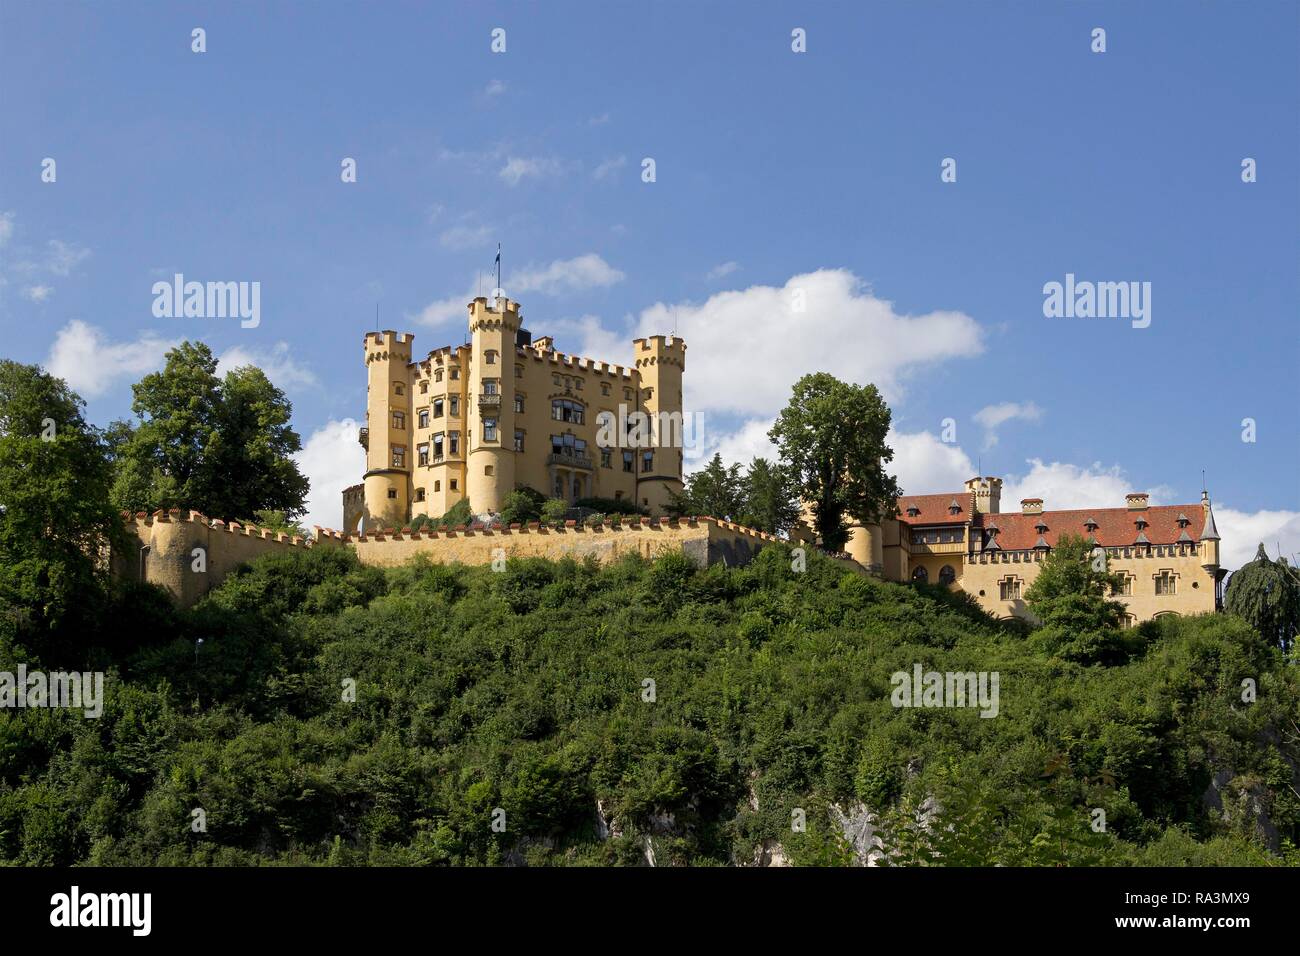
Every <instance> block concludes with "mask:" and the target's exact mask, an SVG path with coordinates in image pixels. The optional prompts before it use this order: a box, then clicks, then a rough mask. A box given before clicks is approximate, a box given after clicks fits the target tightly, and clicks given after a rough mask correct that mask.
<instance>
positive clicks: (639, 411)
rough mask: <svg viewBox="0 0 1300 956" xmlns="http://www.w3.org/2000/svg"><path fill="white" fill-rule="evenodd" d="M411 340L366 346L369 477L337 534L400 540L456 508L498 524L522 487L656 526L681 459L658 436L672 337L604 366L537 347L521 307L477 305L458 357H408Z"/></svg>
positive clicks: (673, 351)
mask: <svg viewBox="0 0 1300 956" xmlns="http://www.w3.org/2000/svg"><path fill="white" fill-rule="evenodd" d="M412 339H413V336H412V335H411V334H410V333H407V332H393V331H382V332H369V333H367V334H366V336H365V362H366V372H367V376H368V383H369V384H368V390H367V396H366V424H365V425H364V426H363V427H362V428H361V432H360V436H359V438H360V441H361V444H362V446H363V447H364V448H365V449H366V473H365V475H364V477H363V479H362V483H361V484H359V485H355V486H353V487H351V488H348V489H347V490H346V491H344V493H343V523H344V530H345V531H347V532H358V531H361V532H368V531H380V530H383V529H386V528H394V529H400V528H402V527H403V526H404V525H408V524H409V523H410V522H411V521H413V520H414V519H415V518H416V517H417V516H419V515H428V516H430V517H439V516H440V515H442V514H445V513H446V512H447V510H448V509H450V508H451V507H452V505H454V504H456V503H457V502H459V501H461V500H463V499H468V500H469V505H470V508H471V510H472V511H473V512H474V513H475V514H476V515H482V514H486V513H489V512H496V511H498V510H500V508H501V505H502V502H503V501H504V500H505V497H506V496H507V495H508V494H510V493H511V492H512V491H514V490H516V489H517V488H522V487H527V488H532V489H533V490H535V491H538V492H540V493H541V494H543V495H545V496H547V497H551V498H563V499H564V500H566V501H569V502H576V501H578V500H579V499H582V498H593V497H595V498H610V499H617V500H624V501H628V502H634V503H636V504H639V505H641V506H642V507H645V508H648V509H649V510H650V512H651V513H652V514H657V513H660V512H662V510H663V508H664V505H665V504H666V503H667V502H668V498H669V494H670V493H671V492H680V491H681V490H682V449H681V447H680V443H677V445H676V446H674V443H673V441H672V440H671V439H672V437H673V436H672V429H671V428H667V427H661V426H662V425H663V424H664V423H668V422H671V421H674V420H675V421H676V422H678V423H680V421H681V411H682V374H683V373H684V372H685V370H686V345H685V343H684V342H682V340H681V339H680V338H675V337H671V336H663V335H654V336H649V337H647V338H640V339H634V340H633V342H632V349H633V361H632V363H631V364H630V365H627V366H623V365H610V364H608V363H606V362H596V361H593V360H591V359H586V358H579V357H575V356H571V355H566V354H564V353H563V352H557V351H556V350H555V348H554V340H553V339H552V338H551V337H550V336H543V337H539V338H537V339H536V340H534V339H533V338H532V336H531V334H530V333H529V332H528V330H527V329H525V328H524V327H523V317H522V315H521V314H520V311H519V304H518V303H517V302H513V301H511V300H510V299H508V298H505V297H503V296H502V297H497V298H496V299H495V300H494V301H492V302H489V301H488V299H486V298H484V297H482V296H480V297H479V298H476V299H474V301H472V302H470V303H469V342H468V343H467V344H463V345H449V346H443V347H442V348H438V349H434V350H433V351H431V352H429V353H428V354H427V355H425V356H423V357H422V358H416V357H414V356H413V353H412V349H411V343H412ZM643 424H644V426H645V427H642V426H643ZM611 435H612V436H613V438H614V440H612V441H611V440H610V437H609V436H611ZM598 439H600V441H599V442H598Z"/></svg>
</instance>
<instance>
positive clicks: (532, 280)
mask: <svg viewBox="0 0 1300 956" xmlns="http://www.w3.org/2000/svg"><path fill="white" fill-rule="evenodd" d="M623 278H624V277H623V273H622V272H620V271H619V270H618V269H615V268H614V267H613V266H611V265H610V264H609V263H608V262H606V261H605V260H604V259H602V258H601V257H600V256H598V255H596V253H594V252H589V253H587V254H586V255H585V256H577V257H576V258H573V259H556V260H555V261H554V262H552V263H551V264H550V265H549V266H544V267H542V268H531V267H530V268H527V269H524V270H523V271H522V272H518V273H515V274H514V275H512V276H511V277H510V289H509V290H508V291H509V292H511V293H513V294H522V293H525V292H540V293H542V294H543V295H556V294H558V293H560V292H574V291H581V290H583V289H596V288H604V287H606V286H611V285H614V284H615V283H618V282H621V281H623Z"/></svg>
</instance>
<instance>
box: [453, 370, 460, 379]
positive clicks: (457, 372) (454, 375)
mask: <svg viewBox="0 0 1300 956" xmlns="http://www.w3.org/2000/svg"><path fill="white" fill-rule="evenodd" d="M451 380H452V381H453V382H456V381H459V380H460V369H458V368H454V369H452V370H451Z"/></svg>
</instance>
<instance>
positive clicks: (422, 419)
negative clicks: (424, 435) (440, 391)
mask: <svg viewBox="0 0 1300 956" xmlns="http://www.w3.org/2000/svg"><path fill="white" fill-rule="evenodd" d="M417 420H418V421H419V423H420V427H421V428H428V427H429V410H428V409H427V408H422V409H420V411H419V417H418V419H417Z"/></svg>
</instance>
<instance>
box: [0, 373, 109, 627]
mask: <svg viewBox="0 0 1300 956" xmlns="http://www.w3.org/2000/svg"><path fill="white" fill-rule="evenodd" d="M83 405H84V402H82V400H81V398H80V397H78V396H77V395H76V393H74V392H73V391H72V390H71V389H69V388H68V386H67V385H66V384H65V383H64V382H63V380H62V379H57V378H54V377H53V376H51V375H49V374H48V373H46V372H44V371H42V370H41V369H40V368H38V367H36V366H34V365H20V364H18V363H17V362H11V361H9V360H7V359H6V360H0V603H3V604H6V605H8V606H9V608H10V609H12V610H15V611H18V612H19V613H20V614H22V615H23V616H24V617H26V619H27V620H28V622H29V623H30V624H31V625H33V626H34V627H37V628H41V629H45V630H48V629H52V628H56V627H58V626H59V625H60V624H62V623H64V622H65V621H66V620H68V619H69V618H70V617H72V616H75V615H76V613H77V612H82V613H83V615H85V616H86V617H87V618H88V619H93V614H94V608H95V605H96V604H97V603H98V600H99V598H101V597H102V596H103V595H104V593H105V588H106V585H107V572H108V566H107V562H106V561H105V560H104V557H105V550H104V549H105V546H113V545H116V546H118V547H123V546H124V545H125V541H126V537H125V528H124V526H123V524H122V520H121V517H120V516H119V515H118V513H117V511H116V509H114V508H113V506H112V504H111V503H110V502H109V482H110V465H109V461H108V449H107V444H106V443H105V441H104V439H103V436H102V435H101V434H100V433H99V432H98V431H97V430H96V429H95V428H93V427H91V426H89V425H87V424H86V422H85V420H84V419H83V417H82V413H81V409H82V407H83Z"/></svg>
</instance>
